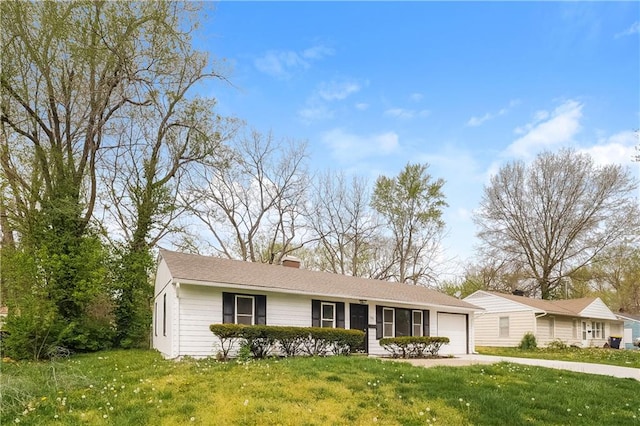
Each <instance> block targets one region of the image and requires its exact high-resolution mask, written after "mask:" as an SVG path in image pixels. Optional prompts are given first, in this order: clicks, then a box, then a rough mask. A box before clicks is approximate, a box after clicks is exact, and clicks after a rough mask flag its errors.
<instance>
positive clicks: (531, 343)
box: [518, 332, 538, 351]
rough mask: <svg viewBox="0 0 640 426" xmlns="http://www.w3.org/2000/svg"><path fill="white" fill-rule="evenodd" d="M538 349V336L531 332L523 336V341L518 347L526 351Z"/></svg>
mask: <svg viewBox="0 0 640 426" xmlns="http://www.w3.org/2000/svg"><path fill="white" fill-rule="evenodd" d="M537 347H538V342H536V336H535V335H534V334H533V333H531V332H529V333H527V334H525V335H524V336H522V340H521V341H520V344H519V345H518V348H519V349H522V350H525V351H527V350H529V349H536V348H537Z"/></svg>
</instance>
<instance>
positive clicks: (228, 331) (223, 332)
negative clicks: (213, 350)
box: [209, 324, 243, 361]
mask: <svg viewBox="0 0 640 426" xmlns="http://www.w3.org/2000/svg"><path fill="white" fill-rule="evenodd" d="M242 328H243V326H242V325H239V324H211V325H210V326H209V330H211V332H212V333H213V334H215V335H216V337H218V339H220V355H219V357H220V358H221V359H222V360H223V361H226V360H228V359H229V352H230V351H231V349H232V348H233V344H234V343H235V342H236V341H237V340H238V339H239V338H240V337H241V336H240V332H241V330H242Z"/></svg>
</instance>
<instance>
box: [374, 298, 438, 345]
mask: <svg viewBox="0 0 640 426" xmlns="http://www.w3.org/2000/svg"><path fill="white" fill-rule="evenodd" d="M402 336H429V311H428V310H424V311H422V310H417V309H415V310H412V309H405V308H387V307H384V306H380V305H378V306H376V339H381V338H383V337H402Z"/></svg>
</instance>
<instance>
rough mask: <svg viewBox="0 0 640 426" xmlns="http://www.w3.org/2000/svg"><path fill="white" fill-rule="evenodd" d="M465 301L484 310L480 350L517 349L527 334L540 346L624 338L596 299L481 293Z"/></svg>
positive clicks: (478, 327) (478, 331)
mask: <svg viewBox="0 0 640 426" xmlns="http://www.w3.org/2000/svg"><path fill="white" fill-rule="evenodd" d="M464 300H466V301H467V302H469V303H472V304H474V305H476V306H479V307H482V308H484V311H481V312H477V313H476V314H475V343H476V345H478V346H518V344H519V343H520V341H521V340H522V337H523V336H524V335H525V334H526V333H533V334H534V335H535V336H536V341H537V343H538V345H539V346H546V345H548V344H549V343H551V342H553V341H556V340H561V341H562V342H564V343H565V344H567V345H576V346H582V347H588V346H603V345H604V344H605V343H607V342H608V339H609V337H610V336H621V335H622V324H623V323H622V321H619V320H618V319H617V318H616V316H615V315H614V314H613V312H611V310H610V309H609V308H608V307H607V305H605V304H604V302H602V300H600V298H597V297H596V298H582V299H569V300H541V299H532V298H529V297H524V296H516V295H512V294H503V293H495V292H490V291H484V290H479V291H476V292H475V293H473V294H471V295H469V296H467V297H466V298H465V299H464Z"/></svg>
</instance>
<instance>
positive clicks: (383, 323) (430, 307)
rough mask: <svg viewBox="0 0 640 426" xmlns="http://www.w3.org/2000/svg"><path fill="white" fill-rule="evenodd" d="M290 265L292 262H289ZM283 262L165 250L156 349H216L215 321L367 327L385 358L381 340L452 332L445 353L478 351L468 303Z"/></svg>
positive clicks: (178, 352)
mask: <svg viewBox="0 0 640 426" xmlns="http://www.w3.org/2000/svg"><path fill="white" fill-rule="evenodd" d="M288 266H290V267H288ZM299 266H300V262H299V261H296V260H291V259H288V260H285V262H283V265H269V264H261V263H250V262H242V261H237V260H228V259H220V258H216V257H208V256H199V255H192V254H184V253H177V252H173V251H168V250H160V256H159V262H158V270H157V274H156V281H155V291H154V297H153V331H152V333H153V339H152V340H153V347H154V348H156V349H157V350H158V351H160V352H161V353H162V354H163V355H164V356H165V357H166V358H176V357H180V356H185V355H189V356H193V357H206V356H214V355H215V354H216V353H217V352H218V346H217V345H218V339H217V338H216V337H215V336H214V335H213V334H212V333H211V331H210V330H209V325H210V324H220V323H239V324H266V325H288V326H301V327H311V326H315V327H337V328H348V329H358V330H363V331H365V332H366V345H365V347H366V350H367V352H368V353H369V354H372V355H385V354H386V352H385V351H384V349H383V348H382V347H381V346H380V345H379V344H378V341H379V339H380V338H382V337H394V336H407V335H408V336H411V335H413V336H427V335H432V336H446V337H449V339H450V340H451V343H450V344H449V345H445V346H444V347H443V348H442V350H441V353H443V354H445V353H446V354H464V353H470V352H473V350H474V343H473V323H474V315H473V314H474V312H475V311H477V310H479V308H477V307H476V306H473V305H471V304H470V303H468V302H465V301H462V300H458V299H456V298H454V297H450V296H447V295H445V294H443V293H440V292H437V291H434V290H430V289H427V288H425V287H420V286H412V285H406V284H399V283H390V282H385V281H379V280H369V279H364V278H356V277H350V276H345V275H338V274H332V273H327V272H314V271H308V270H304V269H301V268H300V267H299Z"/></svg>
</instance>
